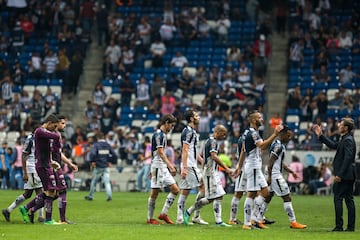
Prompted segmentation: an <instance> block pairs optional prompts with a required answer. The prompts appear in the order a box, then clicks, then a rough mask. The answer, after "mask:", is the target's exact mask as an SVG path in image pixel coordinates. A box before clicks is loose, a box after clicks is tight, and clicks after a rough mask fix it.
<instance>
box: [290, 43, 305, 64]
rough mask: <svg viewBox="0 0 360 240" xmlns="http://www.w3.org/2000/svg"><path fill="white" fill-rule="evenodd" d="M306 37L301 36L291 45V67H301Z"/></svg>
mask: <svg viewBox="0 0 360 240" xmlns="http://www.w3.org/2000/svg"><path fill="white" fill-rule="evenodd" d="M303 50H304V39H302V38H299V39H298V41H297V42H295V43H293V44H292V45H291V47H290V54H289V59H290V68H299V67H301V66H302V65H303V63H304V55H303Z"/></svg>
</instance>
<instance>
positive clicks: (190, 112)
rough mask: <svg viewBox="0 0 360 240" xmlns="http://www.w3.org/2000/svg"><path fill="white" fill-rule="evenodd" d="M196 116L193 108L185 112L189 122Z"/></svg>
mask: <svg viewBox="0 0 360 240" xmlns="http://www.w3.org/2000/svg"><path fill="white" fill-rule="evenodd" d="M192 117H194V111H193V110H191V109H190V110H186V111H185V113H184V118H185V120H186V121H187V122H188V123H189V122H190V121H191V118H192Z"/></svg>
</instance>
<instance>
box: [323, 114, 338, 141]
mask: <svg viewBox="0 0 360 240" xmlns="http://www.w3.org/2000/svg"><path fill="white" fill-rule="evenodd" d="M338 124H339V122H338V121H337V120H336V119H334V118H332V117H327V119H326V126H325V128H324V130H325V132H324V134H325V136H326V137H328V138H330V139H331V140H333V141H335V142H337V141H339V140H340V134H339V127H338Z"/></svg>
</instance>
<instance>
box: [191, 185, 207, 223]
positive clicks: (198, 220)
mask: <svg viewBox="0 0 360 240" xmlns="http://www.w3.org/2000/svg"><path fill="white" fill-rule="evenodd" d="M204 197H205V187H204V184H203V183H201V185H200V187H199V191H198V193H197V195H196V198H195V201H196V202H197V201H199V200H200V199H202V198H204ZM192 222H193V223H198V224H202V225H208V224H209V223H208V222H206V221H204V220H203V219H202V218H201V216H200V209H195V211H194V217H193V219H192Z"/></svg>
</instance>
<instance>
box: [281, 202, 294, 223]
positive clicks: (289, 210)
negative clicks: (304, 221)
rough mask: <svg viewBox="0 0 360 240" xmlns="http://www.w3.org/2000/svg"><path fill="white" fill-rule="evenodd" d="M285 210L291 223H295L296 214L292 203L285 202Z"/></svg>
mask: <svg viewBox="0 0 360 240" xmlns="http://www.w3.org/2000/svg"><path fill="white" fill-rule="evenodd" d="M284 210H285V212H286V213H287V215H288V217H289V220H290V222H295V221H296V217H295V212H294V208H293V206H292V203H291V202H284Z"/></svg>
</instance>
